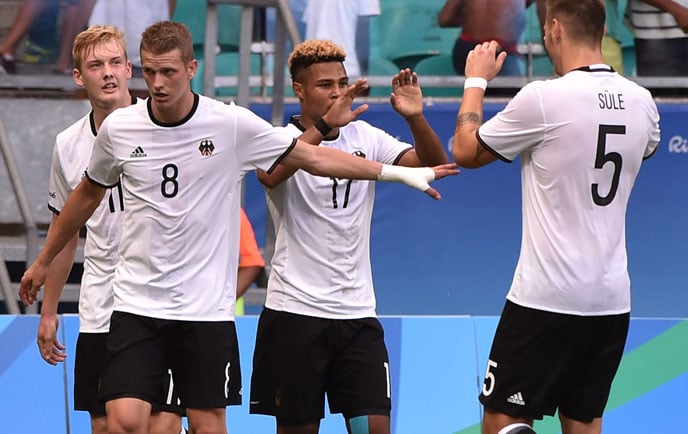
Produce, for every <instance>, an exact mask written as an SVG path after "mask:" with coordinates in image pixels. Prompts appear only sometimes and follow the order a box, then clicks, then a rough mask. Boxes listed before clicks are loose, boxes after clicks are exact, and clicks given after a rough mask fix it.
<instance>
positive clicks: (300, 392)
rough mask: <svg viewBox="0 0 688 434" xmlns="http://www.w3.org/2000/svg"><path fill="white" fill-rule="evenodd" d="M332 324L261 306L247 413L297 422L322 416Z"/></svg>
mask: <svg viewBox="0 0 688 434" xmlns="http://www.w3.org/2000/svg"><path fill="white" fill-rule="evenodd" d="M332 330H333V320H328V319H323V318H315V317H310V316H304V315H297V314H292V313H289V312H281V311H275V310H271V309H264V310H263V312H262V313H261V315H260V320H259V322H258V329H257V332H256V346H255V350H254V353H253V372H252V374H251V406H250V411H251V413H257V414H268V415H274V416H277V418H278V420H282V421H289V422H291V423H292V424H299V425H303V424H307V423H313V422H316V421H319V420H320V419H321V418H322V417H323V416H324V411H325V410H324V401H325V387H326V385H325V379H326V370H327V366H328V364H329V363H330V360H331V357H332V349H331V335H332ZM278 397H279V398H278ZM276 401H279V402H276Z"/></svg>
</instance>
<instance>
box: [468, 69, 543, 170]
mask: <svg viewBox="0 0 688 434" xmlns="http://www.w3.org/2000/svg"><path fill="white" fill-rule="evenodd" d="M545 130H546V124H545V117H544V110H543V98H542V89H541V88H540V87H539V86H538V82H532V83H530V84H527V85H526V86H524V87H523V88H522V89H521V90H520V91H519V92H518V93H517V94H516V96H514V98H513V99H512V100H511V101H509V103H508V104H507V105H506V107H505V108H504V109H503V110H502V111H500V112H499V113H497V114H496V115H495V116H494V117H492V118H491V119H489V120H488V121H486V122H485V123H484V124H483V125H482V126H481V127H480V128H479V129H478V140H480V142H481V143H482V144H483V145H485V146H487V147H488V148H490V149H491V150H492V151H493V152H495V153H496V154H497V155H498V156H500V157H501V158H502V159H503V160H506V161H513V160H514V159H516V157H517V156H519V155H520V154H521V153H522V152H524V151H525V150H527V149H528V148H530V147H532V146H534V145H536V144H538V143H541V142H542V141H543V139H544V137H545Z"/></svg>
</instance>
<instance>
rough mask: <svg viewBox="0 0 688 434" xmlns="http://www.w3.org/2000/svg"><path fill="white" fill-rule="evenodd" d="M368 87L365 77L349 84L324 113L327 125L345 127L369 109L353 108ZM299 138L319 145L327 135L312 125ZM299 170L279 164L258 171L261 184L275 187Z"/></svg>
mask: <svg viewBox="0 0 688 434" xmlns="http://www.w3.org/2000/svg"><path fill="white" fill-rule="evenodd" d="M367 88H368V82H367V81H366V80H365V79H359V80H356V82H355V83H354V84H352V85H351V86H349V87H348V88H347V89H346V91H344V92H342V94H341V95H340V96H339V97H338V98H337V100H336V101H335V102H334V104H332V107H330V109H329V110H328V111H327V113H325V114H324V115H323V117H322V121H323V122H324V123H325V125H326V126H327V127H329V128H332V129H334V128H339V127H343V126H344V125H346V124H348V123H349V122H351V121H353V120H354V119H356V118H357V117H358V116H359V115H360V114H361V113H363V112H365V111H366V110H368V104H363V105H361V106H359V107H356V108H355V109H353V110H352V109H351V104H353V102H354V98H356V96H357V95H359V94H360V93H361V92H363V91H364V90H365V89H367ZM298 138H299V139H300V140H301V141H303V142H304V143H310V144H311V145H314V146H318V145H319V144H320V142H321V141H322V140H323V139H324V138H325V136H324V135H323V134H322V132H321V131H320V129H318V127H317V126H316V125H312V126H311V127H309V128H308V129H307V130H306V131H304V132H303V134H301V135H300V136H299V137H298ZM297 170H298V168H297V167H293V166H286V165H284V164H279V165H278V166H277V167H275V168H274V169H273V170H272V172H270V173H267V172H265V171H262V170H258V171H256V173H257V175H258V180H259V181H260V182H261V184H263V185H264V186H265V187H267V188H274V187H276V186H278V185H279V184H281V183H282V182H284V181H285V180H286V179H288V178H289V177H291V176H292V175H293V174H294V172H296V171H297Z"/></svg>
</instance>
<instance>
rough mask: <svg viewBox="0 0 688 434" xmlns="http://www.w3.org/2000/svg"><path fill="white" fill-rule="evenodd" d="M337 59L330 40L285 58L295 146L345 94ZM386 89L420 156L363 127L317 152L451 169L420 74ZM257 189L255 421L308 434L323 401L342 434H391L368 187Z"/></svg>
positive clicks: (331, 137)
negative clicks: (293, 99)
mask: <svg viewBox="0 0 688 434" xmlns="http://www.w3.org/2000/svg"><path fill="white" fill-rule="evenodd" d="M344 59H345V52H344V50H343V49H342V48H341V47H340V46H338V45H336V44H334V43H332V42H330V41H327V40H316V39H314V40H308V41H306V42H304V43H302V44H300V45H298V46H297V47H296V48H295V49H294V51H293V52H292V54H291V56H290V58H289V70H290V73H291V77H292V80H293V88H294V93H295V95H296V96H297V97H298V98H299V103H300V107H301V114H300V115H299V116H295V117H293V118H292V119H291V122H290V123H289V124H288V125H287V127H285V129H286V131H288V132H289V133H290V134H292V135H293V136H294V137H297V136H299V135H301V134H311V135H315V134H318V133H320V131H318V130H317V127H318V119H320V118H321V117H322V116H324V115H325V113H327V112H328V111H329V110H330V108H331V107H332V105H333V104H334V103H335V101H336V100H337V99H338V98H339V97H340V95H342V94H343V93H344V92H345V91H346V89H347V87H348V86H349V79H348V76H347V71H346V69H345V67H344ZM392 85H393V93H392V96H391V103H392V107H393V108H394V110H396V111H397V112H398V113H399V114H400V115H401V116H402V117H403V118H404V119H405V120H406V122H407V123H408V125H409V127H410V129H411V132H412V134H413V137H414V141H415V143H416V147H415V148H414V147H413V146H412V145H410V144H408V143H403V142H400V141H399V140H397V139H396V138H394V137H392V136H391V135H389V134H388V133H386V132H385V131H383V130H380V129H378V128H376V127H374V126H372V125H370V124H368V123H367V122H364V121H355V122H351V123H349V124H347V125H345V126H342V127H340V128H333V129H331V130H324V131H322V132H321V133H322V134H323V135H324V140H323V141H322V143H321V144H320V146H321V147H327V148H332V149H340V150H342V151H344V152H347V153H349V154H351V155H355V156H357V157H358V158H359V159H361V160H371V161H379V162H382V163H385V164H395V165H399V166H421V165H434V164H442V163H446V162H447V161H448V157H447V154H446V152H445V151H444V149H443V147H442V143H441V141H440V139H439V138H438V137H437V135H436V134H435V131H434V130H433V129H432V127H431V126H430V125H429V124H428V122H427V121H426V119H425V117H424V115H423V95H422V93H421V89H420V87H419V85H418V77H417V76H416V74H415V73H411V72H410V70H408V69H405V70H402V71H400V72H399V73H398V74H397V75H395V76H394V77H393V79H392ZM314 125H315V126H316V130H314V129H313V126H314ZM307 141H308V140H307ZM258 179H259V180H260V181H261V182H262V183H263V184H264V185H265V186H266V187H267V199H268V209H269V211H270V215H271V217H272V220H273V222H274V224H275V234H276V241H275V252H274V254H273V257H272V267H271V272H270V277H269V280H268V291H267V299H266V302H265V309H264V310H263V312H262V313H261V317H260V321H259V325H258V331H257V336H256V349H255V353H254V360H253V374H252V380H251V405H250V411H251V413H260V414H267V415H273V416H275V417H276V420H277V433H279V434H286V433H289V434H314V433H317V432H318V428H319V425H320V420H321V419H322V418H323V417H324V401H325V393H327V397H328V401H329V404H330V410H331V412H333V413H342V414H343V415H344V419H345V421H346V427H347V431H348V432H349V433H352V434H383V433H389V431H390V419H389V414H390V408H391V401H390V375H389V373H390V371H389V370H390V366H389V358H388V356H387V348H386V346H385V342H384V334H383V330H382V326H381V324H380V322H379V321H378V320H377V318H376V314H375V292H374V288H373V279H372V275H371V264H370V226H371V218H372V212H373V203H374V200H375V184H374V183H372V182H370V181H365V180H352V179H347V178H346V177H330V178H324V177H319V176H313V175H311V174H309V173H306V172H305V171H302V170H296V169H295V168H294V167H289V166H285V165H280V166H278V167H277V168H276V169H275V170H273V171H272V173H265V172H258ZM276 355H277V356H276ZM276 397H279V399H277V398H276Z"/></svg>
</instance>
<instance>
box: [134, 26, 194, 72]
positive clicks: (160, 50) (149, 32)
mask: <svg viewBox="0 0 688 434" xmlns="http://www.w3.org/2000/svg"><path fill="white" fill-rule="evenodd" d="M177 48H178V49H179V50H181V52H182V61H183V62H184V63H187V62H190V61H191V60H193V58H194V52H193V39H191V32H189V29H188V27H186V26H185V25H184V24H182V23H177V22H174V21H158V22H157V23H155V24H152V25H150V26H148V28H147V29H146V30H144V31H143V34H142V35H141V51H143V50H145V51H148V52H149V53H152V54H155V55H159V54H164V53H168V52H170V51H172V50H175V49H177Z"/></svg>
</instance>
